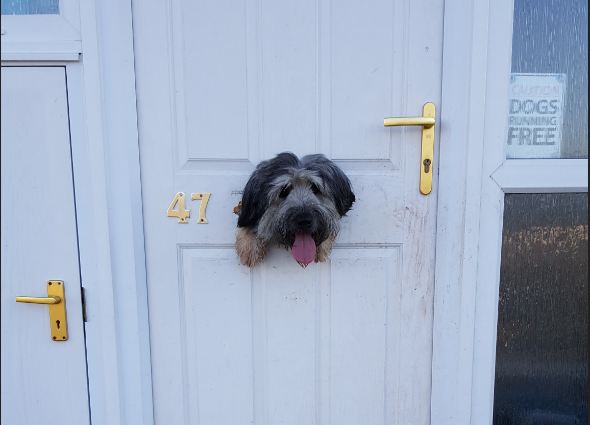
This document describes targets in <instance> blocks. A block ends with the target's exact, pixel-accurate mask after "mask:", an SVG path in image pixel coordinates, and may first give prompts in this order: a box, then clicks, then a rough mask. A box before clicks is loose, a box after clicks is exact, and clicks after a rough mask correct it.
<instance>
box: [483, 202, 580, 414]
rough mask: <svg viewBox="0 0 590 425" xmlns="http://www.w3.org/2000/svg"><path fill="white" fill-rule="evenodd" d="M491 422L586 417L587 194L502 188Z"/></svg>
mask: <svg viewBox="0 0 590 425" xmlns="http://www.w3.org/2000/svg"><path fill="white" fill-rule="evenodd" d="M500 278H501V282H500V301H499V305H498V339H497V344H496V386H495V390H494V425H516V424H519V425H521V424H522V425H527V424H530V425H533V424H534V425H565V424H568V425H574V424H580V425H581V424H586V418H587V414H588V401H587V395H588V363H587V362H588V194H587V193H573V194H572V193H559V194H509V195H506V202H505V207H504V231H503V238H502V265H501V277H500Z"/></svg>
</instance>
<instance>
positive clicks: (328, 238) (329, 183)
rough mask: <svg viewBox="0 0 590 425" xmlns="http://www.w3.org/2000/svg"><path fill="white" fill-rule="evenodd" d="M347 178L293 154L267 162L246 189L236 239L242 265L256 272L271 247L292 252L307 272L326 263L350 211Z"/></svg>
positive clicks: (321, 159) (321, 160) (323, 161)
mask: <svg viewBox="0 0 590 425" xmlns="http://www.w3.org/2000/svg"><path fill="white" fill-rule="evenodd" d="M354 201H355V196H354V193H353V192H352V187H351V184H350V180H349V179H348V177H347V176H346V175H345V174H344V173H343V172H342V170H341V169H340V168H338V166H337V165H336V164H334V163H333V162H332V161H330V160H329V159H328V158H326V157H325V156H324V155H321V154H315V155H307V156H304V157H302V158H301V159H299V158H298V157H297V156H296V155H294V154H293V153H291V152H283V153H280V154H278V155H277V156H276V157H275V158H272V159H269V160H267V161H263V162H261V163H260V164H258V166H257V167H256V170H255V171H254V172H253V173H252V175H251V176H250V179H249V180H248V182H247V183H246V187H245V188H244V193H243V195H242V201H241V208H240V210H239V213H238V214H239V217H238V231H237V235H236V251H237V253H238V255H239V257H240V261H241V263H242V264H245V265H247V266H249V267H253V266H255V265H256V264H258V263H259V262H260V261H262V260H263V258H264V256H265V255H266V252H267V251H268V249H269V248H271V247H272V246H282V247H285V248H287V249H291V254H292V256H293V258H295V260H296V261H297V262H298V263H299V264H300V265H301V266H302V267H306V266H307V265H309V264H310V263H311V262H313V261H315V262H318V261H326V259H327V258H328V256H329V254H330V251H331V250H332V245H333V243H334V240H335V239H336V235H337V234H338V230H339V221H340V218H341V217H343V216H344V215H345V214H346V213H347V212H348V211H349V210H350V208H351V207H352V204H353V203H354Z"/></svg>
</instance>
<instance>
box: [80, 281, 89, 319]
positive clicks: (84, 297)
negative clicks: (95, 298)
mask: <svg viewBox="0 0 590 425" xmlns="http://www.w3.org/2000/svg"><path fill="white" fill-rule="evenodd" d="M80 298H81V299H82V320H83V321H84V322H87V321H88V320H87V319H86V294H85V293H84V287H83V286H81V287H80Z"/></svg>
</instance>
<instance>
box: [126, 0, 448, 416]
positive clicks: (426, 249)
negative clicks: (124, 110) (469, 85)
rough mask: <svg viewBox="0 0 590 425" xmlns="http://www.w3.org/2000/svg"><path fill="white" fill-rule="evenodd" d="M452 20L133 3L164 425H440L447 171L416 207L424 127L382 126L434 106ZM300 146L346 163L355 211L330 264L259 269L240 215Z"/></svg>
mask: <svg viewBox="0 0 590 425" xmlns="http://www.w3.org/2000/svg"><path fill="white" fill-rule="evenodd" d="M442 10H443V2H442V0H441V1H435V2H427V1H423V0H420V1H409V0H373V1H367V2H350V1H345V2H332V1H329V0H322V1H303V2H287V1H280V2H262V1H259V2H243V3H235V2H232V1H229V0H224V1H205V2H191V1H183V0H171V1H170V2H159V1H151V2H136V3H134V10H133V13H134V39H135V40H134V49H135V55H136V58H135V61H136V62H135V65H136V78H137V80H136V82H137V97H138V119H139V140H140V157H141V180H142V194H143V213H144V220H145V221H144V229H145V241H146V256H147V259H146V261H147V280H148V294H149V320H150V340H151V356H152V357H151V358H152V372H153V397H154V411H155V420H156V423H157V424H162V425H164V424H189V423H190V424H194V423H200V424H220V425H221V424H228V425H229V424H247V423H256V424H269V425H276V424H320V423H321V424H327V423H333V424H339V425H340V424H392V423H399V424H413V425H416V424H428V423H430V394H431V359H432V310H433V291H434V247H435V218H436V206H437V179H436V173H437V163H436V157H435V161H434V164H433V166H434V175H435V180H434V188H433V191H432V193H431V194H430V195H428V196H424V195H421V194H420V192H419V176H420V167H421V163H420V141H421V129H420V128H419V127H406V128H394V129H389V128H384V127H383V118H384V117H386V116H392V115H393V116H406V115H414V116H415V115H420V114H421V111H422V106H423V104H424V103H426V102H434V103H435V105H439V103H440V86H441V58H442V53H441V48H442ZM436 134H437V138H438V128H437V132H436ZM286 150H289V151H293V152H294V153H296V154H298V155H304V154H309V153H318V152H319V153H324V154H326V155H327V156H329V157H330V158H332V159H333V160H335V161H336V163H337V164H338V165H339V166H340V167H341V168H342V169H343V170H344V171H345V173H347V175H348V176H349V177H350V179H351V181H352V184H353V190H354V192H355V194H356V198H357V201H356V203H355V204H354V206H353V209H352V211H351V212H350V213H349V214H348V216H347V217H346V218H344V219H343V221H342V230H341V233H340V235H339V237H338V239H337V243H336V248H335V250H334V251H333V253H332V256H331V260H330V261H329V262H327V263H322V264H313V265H311V266H310V267H307V268H306V269H303V268H301V267H299V266H298V265H297V263H296V262H295V261H294V260H293V259H292V258H291V256H290V255H289V254H288V253H287V252H286V251H284V250H280V249H275V250H273V251H272V252H271V253H270V255H269V256H268V257H267V258H266V260H265V261H264V263H263V264H261V265H260V266H257V267H256V268H254V269H253V270H250V269H248V268H246V267H245V266H242V265H240V264H239V260H238V257H237V256H236V254H235V252H234V246H233V243H234V239H235V230H236V221H237V217H236V216H235V215H234V214H233V212H232V209H233V207H234V206H235V205H236V204H237V203H238V201H239V200H240V197H241V191H242V189H243V187H244V185H245V183H246V181H247V179H248V176H249V174H250V173H251V172H252V171H253V169H254V167H255V166H256V164H257V163H258V162H259V161H261V160H263V159H267V158H270V157H272V156H274V155H275V154H277V153H279V152H282V151H286ZM435 152H436V155H438V143H437V146H436V150H435ZM178 192H184V193H185V197H186V200H187V203H186V207H187V208H188V209H190V210H191V211H192V212H191V217H190V218H189V220H188V223H187V224H179V223H178V220H177V219H175V218H170V217H167V216H166V209H167V207H168V205H169V204H170V202H171V201H172V199H173V197H174V196H175V194H176V193H178ZM192 192H209V193H211V197H210V201H209V203H208V205H207V209H206V217H207V220H208V223H207V224H200V223H199V220H198V216H199V214H198V211H199V205H200V204H199V202H198V201H190V194H191V193H192Z"/></svg>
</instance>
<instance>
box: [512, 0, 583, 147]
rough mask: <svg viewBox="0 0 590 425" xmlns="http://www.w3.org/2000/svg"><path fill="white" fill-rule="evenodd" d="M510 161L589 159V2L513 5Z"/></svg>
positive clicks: (521, 0)
mask: <svg viewBox="0 0 590 425" xmlns="http://www.w3.org/2000/svg"><path fill="white" fill-rule="evenodd" d="M509 98H510V99H509V129H508V137H507V149H506V154H507V157H508V158H588V0H515V1H514V28H513V36H512V78H511V84H510V93H509Z"/></svg>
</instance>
